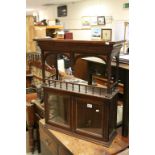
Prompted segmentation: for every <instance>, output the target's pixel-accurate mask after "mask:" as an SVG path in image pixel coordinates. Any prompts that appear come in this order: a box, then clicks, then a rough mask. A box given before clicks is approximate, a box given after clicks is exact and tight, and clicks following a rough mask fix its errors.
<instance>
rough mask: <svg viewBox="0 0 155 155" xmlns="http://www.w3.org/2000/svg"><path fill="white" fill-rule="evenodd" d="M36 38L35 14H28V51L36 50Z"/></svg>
mask: <svg viewBox="0 0 155 155" xmlns="http://www.w3.org/2000/svg"><path fill="white" fill-rule="evenodd" d="M34 38H35V31H34V19H33V16H26V52H35V51H36V43H35V42H34V41H33V39H34Z"/></svg>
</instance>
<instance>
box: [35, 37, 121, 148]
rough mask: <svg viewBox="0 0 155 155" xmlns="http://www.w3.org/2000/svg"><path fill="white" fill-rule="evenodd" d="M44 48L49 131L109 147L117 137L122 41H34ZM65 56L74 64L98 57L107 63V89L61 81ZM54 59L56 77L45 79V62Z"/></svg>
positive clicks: (88, 84)
mask: <svg viewBox="0 0 155 155" xmlns="http://www.w3.org/2000/svg"><path fill="white" fill-rule="evenodd" d="M35 41H37V43H38V46H39V47H40V49H41V56H42V76H43V83H44V103H45V121H46V123H47V126H48V127H49V128H52V129H55V130H59V131H62V132H64V133H66V134H70V135H73V136H77V137H79V138H82V139H85V140H88V141H93V142H95V143H99V144H102V145H104V146H109V145H110V144H111V142H112V140H113V138H114V137H115V135H116V119H117V94H118V91H117V90H116V89H115V88H116V86H117V84H118V67H119V52H120V49H121V47H122V43H123V42H122V41H118V42H104V41H91V40H58V39H47V38H46V39H35ZM59 54H63V55H65V56H67V57H68V58H69V59H70V62H71V68H72V70H73V75H74V65H75V63H76V61H77V59H79V58H83V57H88V56H96V57H99V58H101V59H102V60H104V61H105V63H106V73H105V75H106V76H105V77H106V79H107V85H106V87H97V86H93V85H92V79H90V77H89V79H88V81H86V82H85V83H82V84H81V83H78V82H66V81H62V80H61V79H59V71H58V64H57V58H58V55H59ZM51 55H52V56H54V57H55V59H52V60H53V65H54V66H55V68H56V78H55V79H46V78H45V77H46V76H45V62H46V59H47V57H49V56H51ZM113 57H115V58H116V75H115V78H114V79H113V82H111V80H112V77H111V76H112V75H111V62H112V58H113Z"/></svg>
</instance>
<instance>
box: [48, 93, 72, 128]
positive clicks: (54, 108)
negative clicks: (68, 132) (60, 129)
mask: <svg viewBox="0 0 155 155" xmlns="http://www.w3.org/2000/svg"><path fill="white" fill-rule="evenodd" d="M48 105H49V120H50V121H51V122H55V123H59V124H62V125H69V122H70V117H69V110H70V98H69V97H68V96H64V95H63V96H61V95H53V94H50V95H49V97H48Z"/></svg>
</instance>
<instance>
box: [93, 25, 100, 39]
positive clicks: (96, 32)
mask: <svg viewBox="0 0 155 155" xmlns="http://www.w3.org/2000/svg"><path fill="white" fill-rule="evenodd" d="M91 39H92V40H101V28H91Z"/></svg>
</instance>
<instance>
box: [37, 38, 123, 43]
mask: <svg viewBox="0 0 155 155" xmlns="http://www.w3.org/2000/svg"><path fill="white" fill-rule="evenodd" d="M34 40H35V41H39V42H59V43H61V42H62V43H63V42H64V43H83V44H85V43H90V44H98V45H99V44H101V45H114V44H122V43H124V41H123V40H120V41H110V42H106V41H103V40H91V39H90V40H81V39H74V40H72V39H56V38H38V39H34Z"/></svg>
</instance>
